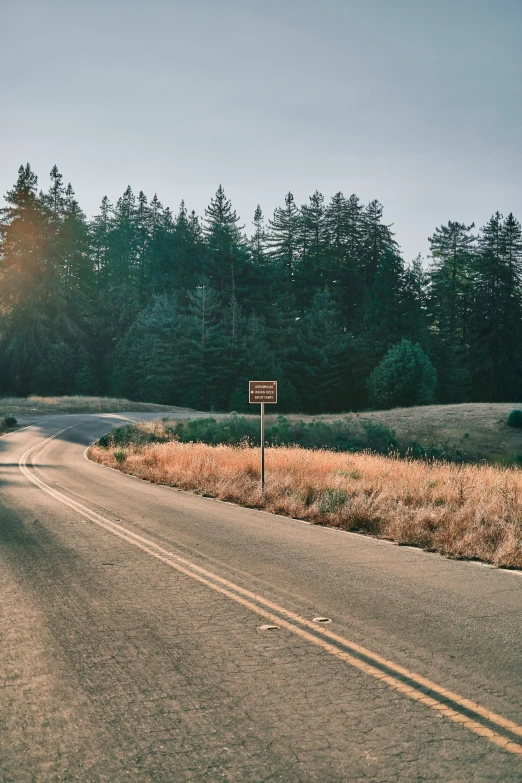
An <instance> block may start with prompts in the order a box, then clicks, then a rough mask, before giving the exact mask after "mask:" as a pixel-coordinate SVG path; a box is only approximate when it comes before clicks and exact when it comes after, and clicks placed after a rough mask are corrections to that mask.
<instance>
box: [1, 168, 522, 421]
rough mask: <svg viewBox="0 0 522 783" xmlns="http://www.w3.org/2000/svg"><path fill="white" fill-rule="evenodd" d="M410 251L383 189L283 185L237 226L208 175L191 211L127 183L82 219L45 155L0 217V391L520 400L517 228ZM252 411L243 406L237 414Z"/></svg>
mask: <svg viewBox="0 0 522 783" xmlns="http://www.w3.org/2000/svg"><path fill="white" fill-rule="evenodd" d="M429 247H430V254H429V257H428V258H427V259H425V260H424V259H422V258H421V257H420V256H418V257H417V258H415V259H413V260H410V261H406V260H405V259H404V258H403V256H402V254H401V250H400V247H399V245H398V243H397V242H396V240H395V236H394V233H393V231H392V227H391V226H389V225H387V224H386V223H385V222H384V220H383V207H382V205H381V204H380V203H379V201H377V200H373V201H371V202H369V203H367V204H364V203H362V202H361V201H360V199H359V198H358V197H357V196H356V195H355V194H353V195H350V196H349V197H347V196H345V195H343V194H342V193H340V192H339V193H336V194H335V195H333V196H332V197H331V199H330V201H326V200H325V198H324V196H323V195H322V194H321V193H319V192H318V191H315V192H314V193H313V195H311V196H310V198H309V201H308V203H306V204H302V205H299V204H297V203H296V201H295V199H294V196H293V195H292V193H290V192H289V193H288V194H287V196H286V197H285V199H284V205H283V206H281V207H278V208H276V209H275V211H274V214H273V216H272V217H271V218H269V219H268V220H265V217H264V216H263V213H262V211H261V208H260V207H257V209H256V211H255V214H254V216H253V221H252V223H251V224H250V225H249V227H248V229H247V228H246V227H245V226H244V225H241V221H240V219H239V218H238V216H237V214H236V211H235V210H234V208H233V205H232V204H231V202H230V200H229V199H228V198H227V196H226V194H225V192H224V190H223V188H222V187H221V185H220V186H219V188H218V190H217V192H216V194H215V196H214V197H212V198H211V199H210V204H209V206H208V207H207V209H205V213H204V215H203V216H201V217H200V216H198V215H196V214H195V212H194V211H192V212H190V211H189V210H188V209H187V207H186V206H185V204H184V202H183V201H182V202H181V205H180V206H179V209H178V211H177V213H176V214H174V213H173V212H171V210H170V209H169V208H168V207H166V206H163V205H162V204H161V203H160V201H159V199H158V197H157V196H156V195H154V196H153V197H152V199H150V200H149V199H148V198H147V196H146V195H145V194H144V193H143V192H139V193H138V195H137V196H136V195H135V194H134V193H133V191H132V190H131V188H130V187H128V188H127V189H126V190H125V192H124V193H123V195H122V196H121V197H120V198H119V199H118V200H117V202H116V203H115V204H111V203H110V201H109V199H108V198H107V197H104V198H103V200H102V202H101V206H100V209H99V213H98V214H97V215H96V216H95V217H94V218H93V219H91V220H89V219H87V217H86V215H85V214H84V212H83V211H82V208H81V206H80V204H79V203H78V201H77V200H76V198H75V193H74V190H73V189H72V187H71V185H67V186H66V185H65V183H64V180H63V177H62V175H61V174H60V172H59V171H58V169H57V167H56V166H55V167H54V168H53V169H52V171H51V173H50V185H49V187H48V188H47V189H45V190H41V189H39V188H38V180H37V176H36V174H35V173H34V171H33V170H32V169H31V166H30V165H29V164H27V165H24V166H21V167H20V169H19V171H18V178H17V181H16V182H15V184H14V185H13V187H12V189H11V190H9V191H8V193H7V194H6V196H5V206H4V208H2V209H1V210H0V395H7V394H9V395H19V396H27V395H30V394H39V395H63V394H88V395H108V396H119V397H127V398H129V399H132V400H141V401H150V402H156V403H164V404H168V405H180V406H189V407H192V408H196V409H199V410H209V411H210V410H214V411H231V410H235V411H248V410H249V404H248V394H247V391H248V384H247V382H248V380H249V379H271V380H272V379H273V380H277V381H278V383H279V404H278V405H277V410H280V411H283V412H284V411H300V412H304V413H322V412H332V413H334V412H341V411H350V410H361V409H368V408H387V407H393V406H408V405H420V404H428V403H433V402H438V403H455V402H468V401H471V402H479V401H480V402H503V401H515V400H520V399H522V231H521V226H520V223H519V222H518V221H517V219H516V218H515V217H514V216H513V214H509V215H507V216H506V217H504V216H503V215H501V214H500V213H499V212H495V213H493V215H492V217H491V218H490V220H489V221H488V222H487V223H486V225H484V226H482V227H481V228H477V229H476V228H475V225H474V224H471V225H466V224H464V223H460V222H458V221H451V220H450V221H448V223H447V224H445V225H441V226H438V227H435V228H434V230H433V233H432V236H431V237H429ZM250 412H253V411H250Z"/></svg>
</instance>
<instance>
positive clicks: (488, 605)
mask: <svg viewBox="0 0 522 783" xmlns="http://www.w3.org/2000/svg"><path fill="white" fill-rule="evenodd" d="M126 416H127V414H126V415H123V414H122V415H121V417H120V415H116V414H111V415H103V416H102V415H92V416H86V415H74V416H47V417H45V418H44V417H42V418H40V419H38V420H37V421H35V423H34V424H33V425H32V426H30V427H28V428H26V429H23V430H20V431H18V432H15V433H12V434H10V435H7V436H5V437H3V438H0V699H1V703H0V780H1V781H2V783H15V782H16V783H26V782H27V783H29V782H30V781H31V782H33V781H34V782H35V783H47V782H48V781H49V782H50V781H93V782H94V781H110V783H113V782H116V783H119V781H133V782H134V781H135V782H136V783H138V782H139V783H144V782H145V781H154V783H156V782H160V781H168V782H169V783H171V782H173V781H174V782H175V783H177V782H178V781H180V782H182V781H235V782H236V781H237V783H250V782H252V783H254V782H255V783H261V781H282V782H283V783H294V781H295V782H296V783H297V782H299V783H305V782H307V781H318V782H319V783H330V782H332V783H333V782H334V781H336V782H337V781H338V782H341V781H342V782H343V783H344V782H345V781H350V782H351V781H372V782H374V783H377V782H379V783H380V782H381V781H382V783H385V782H386V783H388V782H390V783H391V782H392V781H393V782H397V783H399V782H400V783H406V782H409V781H444V783H448V781H451V782H452V783H455V782H456V781H480V782H481V783H483V781H499V782H500V781H502V783H507V782H508V781H522V726H521V724H522V677H521V674H522V666H521V649H522V631H521V622H520V620H521V607H522V575H521V574H520V573H518V572H509V571H499V570H495V569H493V568H489V567H485V566H481V565H480V564H477V563H464V562H455V561H450V560H445V559H443V558H442V557H439V556H438V555H434V554H429V553H425V552H421V551H419V550H415V549H412V548H408V547H398V546H395V545H392V544H389V543H386V542H379V541H375V540H372V539H370V538H366V537H363V536H359V535H354V534H349V533H343V532H339V531H335V530H331V529H327V528H321V527H316V526H312V525H308V524H306V523H303V522H299V521H297V520H290V519H285V518H282V517H277V516H272V515H269V514H266V513H264V512H259V511H253V510H247V509H242V508H239V507H237V506H234V505H231V504H227V503H222V502H219V501H215V500H212V499H210V498H203V497H199V496H197V495H192V494H190V493H186V492H179V491H177V490H175V489H171V488H168V487H158V486H152V485H150V484H148V483H146V482H143V481H140V480H138V479H135V478H132V477H130V476H126V475H123V474H120V473H118V472H117V471H113V470H109V469H107V468H104V467H102V466H100V465H97V464H93V463H91V462H89V461H88V460H87V459H86V457H85V455H84V451H85V447H86V446H87V444H89V443H90V442H92V441H93V440H94V439H95V438H97V437H98V436H100V435H101V434H102V433H103V432H106V431H107V430H108V429H109V428H110V427H111V426H112V425H113V424H118V423H121V422H122V420H124V419H125V417H126ZM131 416H132V414H128V417H131ZM135 418H144V415H143V414H135ZM267 467H268V469H269V465H267ZM316 618H327V619H328V620H330V622H318V621H317V619H316ZM267 626H269V627H268V628H267ZM270 626H275V628H270Z"/></svg>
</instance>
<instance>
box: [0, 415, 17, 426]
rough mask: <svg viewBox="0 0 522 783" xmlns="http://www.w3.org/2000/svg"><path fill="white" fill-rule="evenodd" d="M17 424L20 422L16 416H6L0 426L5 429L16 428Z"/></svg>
mask: <svg viewBox="0 0 522 783" xmlns="http://www.w3.org/2000/svg"><path fill="white" fill-rule="evenodd" d="M17 424H18V422H17V420H16V419H15V417H14V416H6V417H5V418H3V419H2V421H0V426H1V427H5V428H6V427H16V425H17Z"/></svg>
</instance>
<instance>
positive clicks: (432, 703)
mask: <svg viewBox="0 0 522 783" xmlns="http://www.w3.org/2000/svg"><path fill="white" fill-rule="evenodd" d="M68 429H71V427H66V428H65V429H63V430H60V432H57V433H55V434H54V435H52V436H51V437H49V438H46V439H45V440H43V441H40V442H39V443H37V444H36V446H33V447H32V448H30V449H28V450H27V451H26V452H25V453H24V454H23V455H22V457H21V458H20V462H19V467H20V470H21V472H22V473H23V474H24V475H25V476H26V477H27V478H28V479H29V480H30V481H31V482H33V484H36V485H37V486H38V487H39V488H40V489H42V490H43V491H44V492H46V493H47V494H48V495H50V496H51V497H53V498H55V499H56V500H58V501H59V502H60V503H62V504H64V505H66V506H68V507H69V508H71V509H73V510H74V511H76V512H77V513H79V514H81V515H82V516H84V517H86V518H87V519H89V520H90V521H91V522H93V523H94V524H96V525H98V526H99V527H102V528H104V529H105V530H107V531H108V532H110V533H112V534H113V535H116V536H118V537H119V538H121V539H123V540H124V541H127V542H128V543H131V544H133V545H134V546H136V547H137V548H138V549H141V550H142V551H144V552H146V553H147V554H149V555H151V556H152V557H155V558H156V559H157V560H160V561H161V562H163V563H165V564H166V565H168V566H170V567H171V568H175V569H176V570H177V571H179V572H180V573H182V574H184V575H186V576H188V577H190V578H191V579H195V580H196V581H198V582H200V583H201V584H204V585H206V586H207V587H209V588H210V589H212V590H214V591H215V592H217V593H220V594H221V595H224V596H226V597H227V598H229V599H231V600H233V601H235V602H236V603H238V604H240V605H241V606H244V607H245V608H247V609H249V610H250V611H252V612H254V613H256V614H257V615H259V616H260V617H263V618H265V619H267V620H270V621H271V622H272V623H274V624H277V625H279V626H281V627H283V628H285V629H286V630H288V631H290V632H291V633H293V634H295V635H296V636H299V637H301V638H302V639H305V640H306V641H308V642H310V643H311V644H314V645H316V646H317V647H320V648H322V649H323V650H324V651H326V652H328V653H329V654H330V655H333V656H335V657H336V658H338V659H340V660H342V661H344V662H345V663H348V664H350V666H353V667H354V668H356V669H359V670H360V671H362V672H364V673H365V674H368V675H369V676H371V677H373V678H374V679H376V680H379V681H380V682H382V683H384V684H386V685H388V686H389V687H391V688H393V689H394V690H396V691H398V692H399V693H402V694H404V695H405V696H408V697H409V698H410V699H413V700H414V701H418V702H419V703H421V704H425V705H426V706H427V707H430V709H432V710H435V711H436V712H438V713H439V714H441V715H444V717H446V718H448V719H449V720H451V721H453V722H454V723H459V724H461V725H462V726H464V727H465V728H467V729H469V730H470V731H472V732H474V733H475V734H478V735H479V736H481V737H486V738H487V739H488V740H490V742H493V743H494V744H495V745H498V746H499V747H501V748H503V749H504V750H507V751H509V752H510V753H514V754H515V755H518V756H522V744H519V743H518V742H513V741H512V740H509V739H508V738H506V737H504V736H503V735H501V734H498V733H497V732H496V731H493V730H492V729H490V728H488V727H487V726H484V725H482V724H481V723H479V722H478V721H476V720H473V718H471V717H469V716H467V715H465V714H462V713H461V712H459V711H458V710H455V709H454V708H453V707H452V706H449V705H448V704H444V703H442V702H440V701H438V700H437V699H435V698H433V697H431V696H428V695H426V694H425V693H423V692H422V691H420V690H418V689H417V688H415V687H414V685H410V684H408V683H405V682H403V681H402V680H400V679H397V678H396V677H394V676H393V675H391V674H388V673H386V672H383V671H382V670H381V669H379V668H377V667H376V666H373V665H372V664H371V663H367V662H365V661H361V660H360V659H359V658H357V657H355V656H354V655H351V654H350V652H347V651H345V650H340V649H339V648H338V647H337V646H336V645H335V644H332V643H331V642H335V643H337V644H341V645H342V646H343V647H346V648H347V649H348V650H351V651H352V652H354V653H357V654H359V655H363V656H364V657H365V658H367V659H369V660H371V661H373V662H374V663H376V664H380V665H381V666H385V667H386V668H387V669H389V670H390V671H393V672H395V673H396V674H399V675H402V676H404V677H407V678H408V679H409V680H410V681H411V682H413V683H414V684H415V685H418V686H421V687H424V688H426V689H428V690H430V691H431V692H432V693H436V694H438V695H439V696H442V697H443V698H445V699H448V700H451V701H452V702H453V704H456V705H458V706H460V707H462V708H463V709H466V710H470V711H473V712H474V713H475V714H476V715H480V716H481V717H483V718H485V719H486V720H488V721H489V722H490V723H493V724H495V725H497V726H498V727H500V728H503V729H506V730H508V731H510V732H511V733H512V734H516V735H518V736H520V737H522V726H520V725H518V724H517V723H515V722H514V721H511V720H509V719H508V718H505V717H503V716H502V715H498V714H497V713H495V712H492V711H491V710H488V709H486V708H485V707H482V706H481V705H480V704H477V703H476V702H474V701H472V700H471V699H466V698H464V697H463V696H460V695H459V694H457V693H454V692H453V691H450V690H448V689H447V688H443V687H441V686H440V685H437V684H436V683H434V682H432V681H431V680H429V679H427V678H426V677H423V676H422V675H419V674H416V673H415V672H412V671H410V670H409V669H406V668H405V667H403V666H400V665H399V664H396V663H394V662H393V661H389V660H387V659H386V658H383V657H382V656H380V655H379V654H377V653H374V652H372V651H371V650H368V649H366V648H365V647H363V646H361V645H359V644H357V643H355V642H352V641H350V640H349V639H346V638H345V637H343V636H340V635H338V634H336V633H334V632H332V631H329V630H327V629H323V628H319V627H318V626H317V625H316V624H315V623H312V622H311V621H310V620H308V619H307V618H305V617H302V616H301V615H299V614H297V613H295V612H292V611H291V610H289V609H286V608H285V607H283V606H279V605H278V604H276V603H274V602H272V601H269V600H268V599H266V598H264V597H263V596H260V595H257V594H256V593H252V592H251V591H249V590H246V589H245V588H243V587H240V586H239V585H236V584H234V583H233V582H231V581H229V580H227V579H224V578H223V577H221V576H219V575H218V574H214V573H212V572H211V571H208V570H207V569H205V568H202V567H201V566H198V565H197V564H196V563H192V562H191V561H190V560H187V559H186V558H183V557H181V556H180V555H177V554H175V553H174V552H170V551H169V550H167V549H164V548H163V547H161V546H159V545H158V544H155V543H154V542H153V541H150V540H148V539H147V538H144V537H143V536H140V535H138V534H137V533H133V532H132V531H130V530H127V529H126V528H124V527H123V526H122V525H119V524H118V523H117V522H112V521H111V520H109V519H106V518H105V517H102V516H101V515H100V514H97V513H96V512H94V511H91V510H90V509H88V508H87V507H86V506H83V505H82V504H81V503H78V502H77V501H75V500H72V499H71V498H69V497H67V496H66V495H64V494H63V493H62V492H59V491H58V490H56V489H54V488H53V487H51V486H49V485H48V484H46V483H45V482H44V481H42V479H40V478H39V477H38V476H36V475H35V474H34V473H32V472H31V471H30V470H29V469H28V467H27V464H26V462H27V458H28V457H29V456H30V455H31V454H32V453H33V452H34V451H35V450H36V449H37V448H39V447H40V446H44V445H45V444H46V443H48V442H49V441H51V440H53V439H54V438H56V437H58V435H61V434H62V433H63V432H65V431H66V430H68ZM254 602H255V603H254ZM259 604H261V606H260V605H259ZM269 610H272V611H269ZM273 612H277V614H274V613H273ZM281 615H282V616H281ZM284 617H286V618H288V619H287V620H285V619H283V618H284ZM289 620H293V622H289ZM294 623H299V625H300V626H304V628H302V627H298V626H296V625H294ZM305 628H309V629H311V630H313V631H314V633H313V634H312V633H309V632H308V631H307V630H305Z"/></svg>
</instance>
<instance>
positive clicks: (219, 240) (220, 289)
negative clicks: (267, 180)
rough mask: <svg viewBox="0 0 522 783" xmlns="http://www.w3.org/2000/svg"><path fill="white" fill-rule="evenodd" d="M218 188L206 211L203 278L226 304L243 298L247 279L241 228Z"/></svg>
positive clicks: (244, 246) (244, 245)
mask: <svg viewBox="0 0 522 783" xmlns="http://www.w3.org/2000/svg"><path fill="white" fill-rule="evenodd" d="M238 223H239V218H238V216H237V215H236V212H235V210H234V209H233V208H232V204H231V202H230V200H229V199H227V197H226V195H225V191H224V190H223V187H222V186H221V185H220V186H219V188H218V189H217V192H216V195H215V197H214V198H213V199H211V201H210V205H209V206H208V207H207V208H206V209H205V229H204V234H205V239H206V245H207V256H208V261H207V268H206V274H207V276H208V278H209V281H210V283H211V285H212V287H213V289H214V290H215V291H216V292H217V293H219V294H221V295H222V296H223V299H224V300H225V301H228V300H229V299H230V297H232V296H234V297H236V298H237V299H241V298H242V295H244V293H245V292H244V284H245V277H246V266H247V256H246V243H245V241H244V238H243V237H242V235H241V229H242V228H244V226H238V225H237V224H238Z"/></svg>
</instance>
